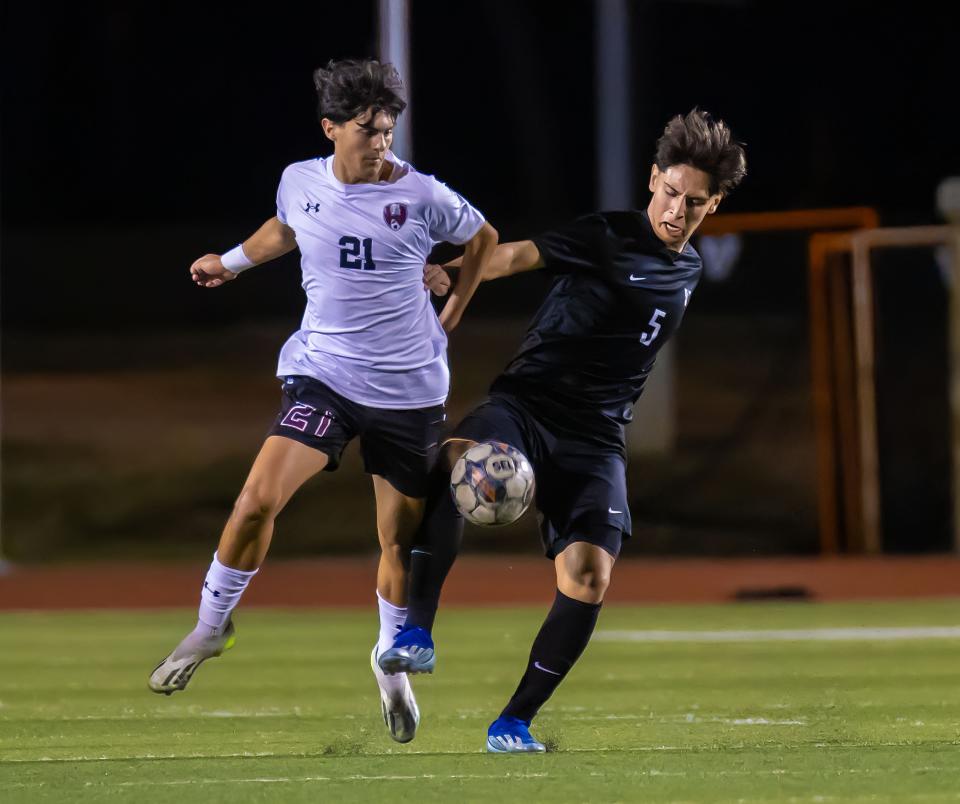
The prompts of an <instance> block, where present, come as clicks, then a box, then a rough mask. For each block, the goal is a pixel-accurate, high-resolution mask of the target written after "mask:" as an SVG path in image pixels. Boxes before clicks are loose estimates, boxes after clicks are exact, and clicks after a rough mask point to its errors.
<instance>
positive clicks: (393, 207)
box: [383, 202, 407, 232]
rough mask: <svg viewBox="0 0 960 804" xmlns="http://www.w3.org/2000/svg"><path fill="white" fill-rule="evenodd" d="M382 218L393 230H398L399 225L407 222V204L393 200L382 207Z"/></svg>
mask: <svg viewBox="0 0 960 804" xmlns="http://www.w3.org/2000/svg"><path fill="white" fill-rule="evenodd" d="M383 219H384V221H386V224H387V226H389V227H390V228H391V229H393V231H395V232H398V231H400V227H401V226H403V224H405V223H406V222H407V205H406V204H400V203H397V202H394V203H392V204H387V205H386V206H385V207H384V208H383Z"/></svg>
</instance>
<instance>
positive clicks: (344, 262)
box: [340, 235, 377, 271]
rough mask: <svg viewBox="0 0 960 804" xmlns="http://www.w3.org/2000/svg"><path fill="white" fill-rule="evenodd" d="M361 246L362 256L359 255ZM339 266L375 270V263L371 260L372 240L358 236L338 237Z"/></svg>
mask: <svg viewBox="0 0 960 804" xmlns="http://www.w3.org/2000/svg"><path fill="white" fill-rule="evenodd" d="M361 246H362V247H363V256H362V257H361V256H360V247H361ZM340 267H341V268H353V269H354V270H363V271H376V270H377V264H376V263H375V262H374V261H373V240H372V239H371V238H369V237H365V238H363V240H361V239H360V238H359V237H348V236H347V235H344V236H343V237H341V238H340Z"/></svg>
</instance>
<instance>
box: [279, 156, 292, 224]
mask: <svg viewBox="0 0 960 804" xmlns="http://www.w3.org/2000/svg"><path fill="white" fill-rule="evenodd" d="M289 172H290V168H286V169H285V170H284V171H283V174H282V175H281V176H280V186H279V187H277V220H279V221H280V223H283V224H286V222H287V201H286V192H285V191H286V189H287V187H288V186H289V184H290V181H289V179H288V178H287V174H288V173H289Z"/></svg>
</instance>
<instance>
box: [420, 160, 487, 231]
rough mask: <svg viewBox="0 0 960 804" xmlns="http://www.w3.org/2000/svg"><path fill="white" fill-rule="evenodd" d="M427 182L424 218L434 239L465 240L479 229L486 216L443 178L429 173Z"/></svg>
mask: <svg viewBox="0 0 960 804" xmlns="http://www.w3.org/2000/svg"><path fill="white" fill-rule="evenodd" d="M428 182H429V200H428V203H427V207H426V210H425V218H426V222H427V227H428V229H429V231H430V237H431V239H432V240H433V241H434V242H436V243H453V244H455V245H462V244H463V243H466V242H467V241H468V240H470V239H471V238H472V237H473V236H474V235H475V234H476V233H477V232H479V231H480V227H481V226H483V224H484V222H485V220H486V219H485V218H484V217H483V215H482V214H481V213H480V211H479V210H477V209H476V208H475V207H474V206H472V205H471V204H470V202H469V201H467V200H466V199H465V198H464V197H463V196H462V195H460V194H459V193H455V192H454V191H453V190H451V189H450V188H449V187H447V185H445V184H444V183H443V182H440V181H437V180H436V179H435V178H433V177H432V176H431V177H430V178H429V179H428Z"/></svg>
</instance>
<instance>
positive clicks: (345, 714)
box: [0, 602, 960, 804]
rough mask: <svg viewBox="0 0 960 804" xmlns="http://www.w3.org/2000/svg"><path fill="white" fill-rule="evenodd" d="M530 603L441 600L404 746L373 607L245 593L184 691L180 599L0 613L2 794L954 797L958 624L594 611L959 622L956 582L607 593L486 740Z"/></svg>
mask: <svg viewBox="0 0 960 804" xmlns="http://www.w3.org/2000/svg"><path fill="white" fill-rule="evenodd" d="M542 615H543V611H542V610H538V609H511V610H496V609H485V610H469V611H468V610H457V611H443V612H441V618H440V623H439V625H438V629H437V634H436V636H437V644H438V649H439V653H438V656H439V659H438V669H437V673H436V674H435V675H434V676H430V677H422V678H418V679H416V680H415V688H416V690H417V693H418V698H419V701H420V706H421V710H422V712H423V722H422V724H421V728H420V733H419V735H418V736H417V739H416V740H415V741H414V742H412V743H410V744H409V745H406V746H404V745H398V744H396V743H394V742H392V741H391V740H390V739H389V737H388V735H387V732H386V730H385V728H384V726H383V724H382V721H381V720H380V712H379V701H378V697H377V693H376V689H375V684H374V681H373V676H372V673H371V672H370V669H369V665H368V661H369V652H370V647H371V646H372V643H373V640H374V638H375V630H376V627H375V621H374V618H375V614H374V612H373V611H371V612H369V613H366V612H333V611H269V610H260V611H242V610H241V612H240V613H239V614H238V616H237V627H238V636H239V639H238V644H237V647H236V648H235V649H234V650H233V651H231V652H230V653H229V654H227V655H226V656H224V657H223V658H221V659H217V660H212V661H210V662H209V663H207V664H206V665H204V666H203V667H202V668H201V669H200V670H199V671H198V672H197V675H196V676H195V678H194V680H193V681H192V683H191V686H190V688H189V689H188V690H187V691H186V692H182V693H176V694H175V695H173V696H171V697H164V696H157V695H154V694H152V693H150V692H149V691H148V690H147V687H146V678H147V676H148V675H149V673H150V671H151V669H152V668H153V666H154V665H155V664H156V662H158V661H159V660H160V659H161V658H162V657H163V655H164V654H165V653H166V652H167V651H168V650H169V649H170V648H171V647H172V646H173V645H174V644H175V643H176V641H177V640H178V639H179V637H180V636H182V634H183V632H185V630H186V629H187V628H188V627H189V626H190V625H191V621H192V616H191V613H190V612H187V611H179V612H156V613H120V612H116V613H69V614H47V613H37V614H4V615H0V801H4V802H16V803H17V804H19V802H34V801H64V802H94V801H96V802H100V801H137V802H154V801H175V802H177V803H178V804H185V803H186V802H193V801H203V802H219V801H223V802H247V801H282V802H301V801H302V802H307V801H310V802H316V801H384V800H397V799H402V798H404V797H409V798H410V799H411V800H414V797H415V800H417V801H418V802H419V801H453V800H458V801H461V802H467V801H480V800H500V801H644V802H646V801H684V802H691V801H692V802H700V801H772V800H776V801H780V800H791V799H792V800H796V801H828V802H833V801H890V802H900V801H955V800H958V799H960V685H958V683H957V680H958V673H960V639H955V638H954V639H950V638H945V639H919V640H918V639H886V638H883V637H884V634H883V633H882V632H879V633H878V634H877V635H875V636H874V637H873V638H871V639H867V640H857V641H844V640H840V641H755V642H743V643H738V642H731V643H711V642H696V641H690V642H685V641H678V642H670V643H657V642H644V641H639V642H637V641H619V640H610V639H605V638H604V637H603V635H602V632H609V631H635V630H643V631H647V630H672V631H676V630H689V631H716V630H720V631H724V630H743V629H819V628H834V627H870V628H885V627H900V628H910V627H924V626H954V625H960V603H957V602H925V603H907V604H903V603H897V604H894V603H890V604H886V603H884V604H869V605H867V604H831V605H827V604H790V605H764V604H758V605H728V606H717V607H691V606H675V607H642V608H641V607H621V608H617V607H610V608H608V609H607V610H605V611H604V612H603V615H602V617H601V621H600V627H599V631H600V632H601V634H600V637H599V638H598V639H597V640H596V641H595V642H594V643H593V644H592V645H591V646H590V648H589V649H588V651H587V653H586V655H585V656H584V658H583V660H582V661H581V662H580V663H579V664H578V666H577V667H576V668H575V670H574V671H573V673H572V674H571V675H570V677H569V678H568V679H567V680H566V681H565V682H564V684H563V686H561V688H560V690H559V691H558V693H557V695H556V696H555V697H554V699H553V700H552V701H551V702H550V703H549V704H548V705H547V707H546V708H545V709H544V711H543V712H542V713H541V716H540V717H539V718H538V719H537V720H536V721H535V723H534V729H533V731H534V734H535V735H537V736H539V737H540V738H541V739H542V740H544V742H547V743H548V744H549V745H550V746H551V748H552V749H553V750H552V751H551V752H550V753H548V754H546V755H541V756H489V755H487V754H485V753H483V750H482V748H483V742H484V737H485V731H486V727H487V725H488V723H489V722H490V721H491V720H492V719H493V718H494V717H495V716H496V714H497V713H498V711H499V709H500V707H502V705H503V704H504V702H505V701H506V699H507V698H508V697H509V695H510V693H511V692H512V691H513V689H514V686H515V684H516V681H517V679H518V678H519V675H520V673H521V670H522V668H523V666H524V664H525V660H526V654H527V651H528V649H529V644H530V640H531V639H532V637H533V635H534V633H535V632H536V629H537V627H538V625H539V622H540V620H541V618H542Z"/></svg>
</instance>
